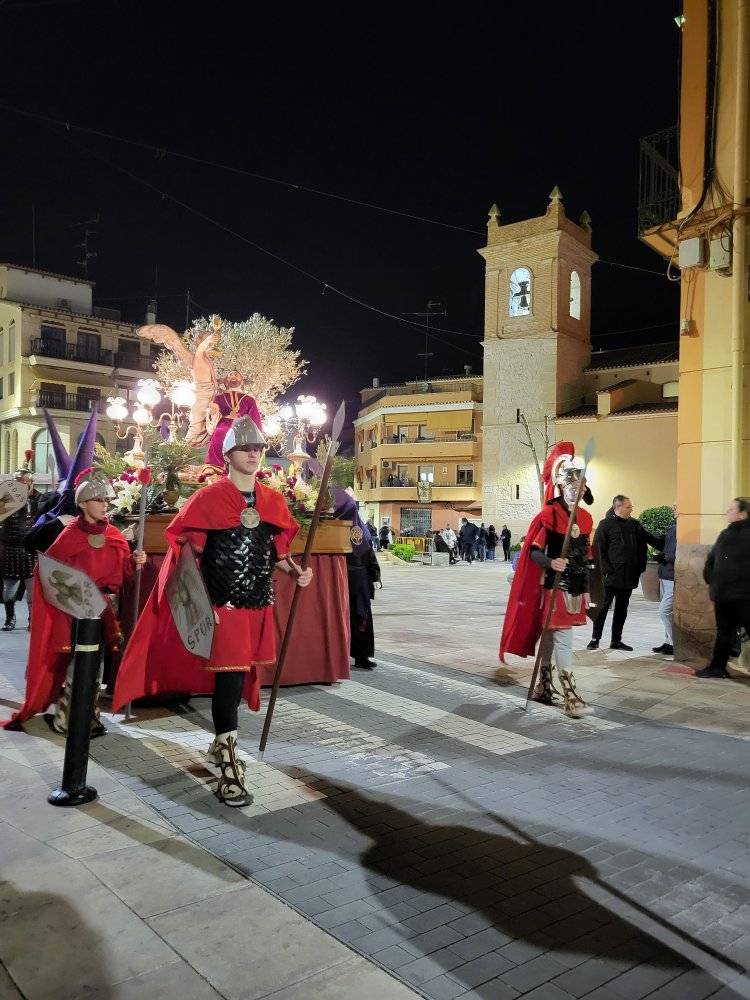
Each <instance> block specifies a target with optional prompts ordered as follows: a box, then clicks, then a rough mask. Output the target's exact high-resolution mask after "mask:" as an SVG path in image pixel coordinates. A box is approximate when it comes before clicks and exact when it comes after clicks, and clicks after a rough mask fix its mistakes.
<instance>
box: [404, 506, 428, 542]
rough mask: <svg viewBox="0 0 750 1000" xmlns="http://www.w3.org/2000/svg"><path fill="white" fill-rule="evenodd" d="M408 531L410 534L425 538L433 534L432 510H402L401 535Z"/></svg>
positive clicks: (411, 508) (407, 508)
mask: <svg viewBox="0 0 750 1000" xmlns="http://www.w3.org/2000/svg"><path fill="white" fill-rule="evenodd" d="M404 529H408V531H409V534H411V535H416V536H417V537H418V538H419V537H424V536H425V535H427V534H430V533H431V529H432V510H430V509H429V508H425V507H402V508H401V534H403V533H404Z"/></svg>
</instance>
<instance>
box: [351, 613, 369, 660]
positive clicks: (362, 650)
mask: <svg viewBox="0 0 750 1000" xmlns="http://www.w3.org/2000/svg"><path fill="white" fill-rule="evenodd" d="M349 624H350V626H351V632H350V636H351V638H350V641H349V655H350V656H351V657H352V659H353V660H354V662H355V663H364V662H365V661H366V660H369V659H371V658H372V657H373V656H374V655H375V632H374V630H373V627H372V613H370V612H368V614H367V617H366V618H360V617H359V616H358V615H356V614H355V613H354V612H353V611H351V610H350V612H349Z"/></svg>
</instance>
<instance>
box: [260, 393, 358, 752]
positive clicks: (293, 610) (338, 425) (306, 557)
mask: <svg viewBox="0 0 750 1000" xmlns="http://www.w3.org/2000/svg"><path fill="white" fill-rule="evenodd" d="M345 414H346V407H345V405H344V403H343V402H342V403H341V406H339V408H338V410H337V412H336V416H335V417H334V420H333V427H332V428H331V442H330V444H329V446H328V454H327V455H326V461H325V465H324V466H323V475H322V476H321V478H320V492H319V493H318V499H317V501H316V503H315V510H314V511H313V516H312V520H311V521H310V527H309V528H308V529H307V539H306V540H305V548H304V551H303V553H302V569H303V571H304V570H306V569H307V567H308V564H309V562H310V553H311V551H312V547H313V542H314V541H315V534H316V532H317V530H318V524H319V523H320V516H321V514H322V513H323V507H324V505H325V503H326V495H327V493H328V481H329V479H330V478H331V470H332V469H333V460H334V458H335V457H336V452H337V451H338V450H339V436H340V434H341V429H342V428H343V426H344V416H345ZM301 594H302V588H301V587H297V586H295V588H294V593H293V595H292V604H291V607H290V608H289V617H288V619H287V623H286V630H285V631H284V638H283V640H282V642H281V649H280V650H279V656H278V659H277V661H276V673H275V674H274V676H273V687H272V688H271V696H270V698H269V699H268V710H267V711H266V719H265V722H264V723H263V732H262V734H261V737H260V745H259V746H258V760H263V754H264V753H265V750H266V743H267V742H268V733H269V731H270V729H271V721H272V719H273V710H274V708H275V706H276V698H277V697H278V694H279V684H280V683H281V672H282V670H283V669H284V662H285V660H286V655H287V651H288V650H289V641H290V639H291V637H292V630H293V629H294V620H295V618H296V617H297V606H298V604H299V599H300V596H301Z"/></svg>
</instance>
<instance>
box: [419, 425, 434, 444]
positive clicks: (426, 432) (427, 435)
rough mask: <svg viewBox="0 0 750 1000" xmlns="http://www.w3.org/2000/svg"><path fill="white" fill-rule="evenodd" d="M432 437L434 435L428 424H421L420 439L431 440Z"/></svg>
mask: <svg viewBox="0 0 750 1000" xmlns="http://www.w3.org/2000/svg"><path fill="white" fill-rule="evenodd" d="M431 437H432V435H431V434H430V432H429V429H428V427H427V424H420V425H419V440H420V441H429V440H430V439H431Z"/></svg>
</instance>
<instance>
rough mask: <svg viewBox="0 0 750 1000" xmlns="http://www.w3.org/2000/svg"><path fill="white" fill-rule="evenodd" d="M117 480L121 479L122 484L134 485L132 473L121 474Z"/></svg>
mask: <svg viewBox="0 0 750 1000" xmlns="http://www.w3.org/2000/svg"><path fill="white" fill-rule="evenodd" d="M119 479H121V480H122V482H124V483H134V482H135V476H134V475H133V473H132V472H121V473H120V475H119Z"/></svg>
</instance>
